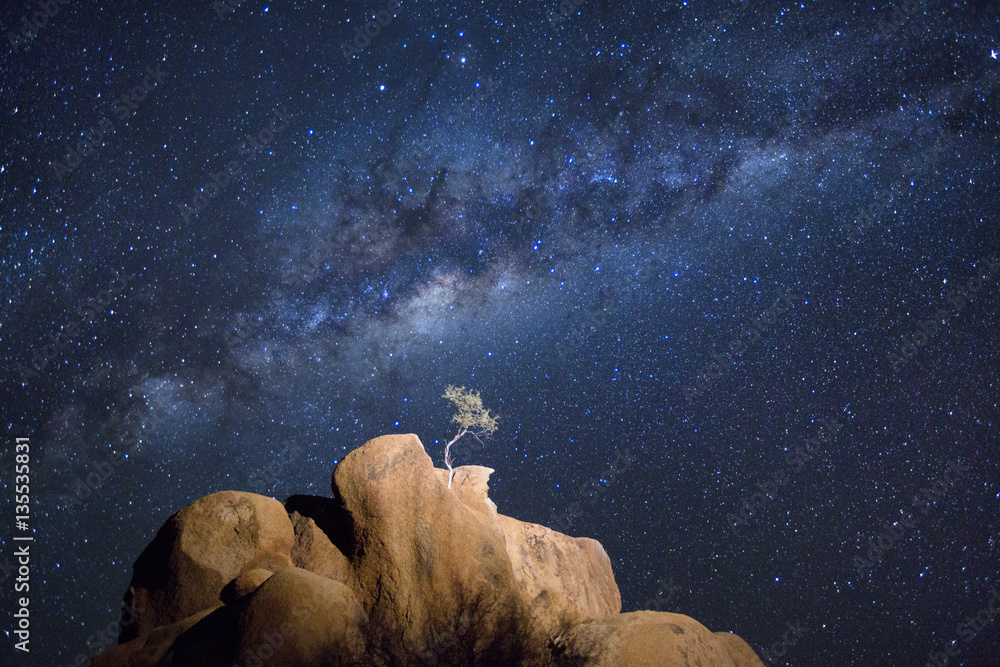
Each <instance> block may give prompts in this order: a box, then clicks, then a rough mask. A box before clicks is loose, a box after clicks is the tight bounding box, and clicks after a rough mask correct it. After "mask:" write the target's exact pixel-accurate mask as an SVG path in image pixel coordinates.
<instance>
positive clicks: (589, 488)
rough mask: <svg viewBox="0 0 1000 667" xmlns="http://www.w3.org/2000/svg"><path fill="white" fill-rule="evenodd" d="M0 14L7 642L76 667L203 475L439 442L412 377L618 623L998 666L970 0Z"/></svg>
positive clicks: (987, 200) (977, 65) (812, 649)
mask: <svg viewBox="0 0 1000 667" xmlns="http://www.w3.org/2000/svg"><path fill="white" fill-rule="evenodd" d="M37 5H38V3H34V4H30V5H25V7H24V8H23V9H21V8H18V9H16V10H11V11H10V12H9V16H8V17H7V18H6V19H5V21H4V24H3V32H4V34H5V36H6V37H7V43H8V47H9V49H8V52H7V53H6V54H5V55H4V57H3V59H2V62H0V68H2V73H3V76H2V84H0V90H2V92H3V95H2V98H3V100H4V101H5V102H4V105H3V116H4V119H3V134H4V138H5V141H3V142H2V144H0V183H2V187H0V210H2V212H3V215H2V216H0V242H2V246H3V259H2V265H0V266H2V278H3V282H4V285H5V289H4V295H5V297H6V304H5V308H4V312H3V315H2V316H0V344H2V346H3V348H4V350H5V352H6V358H7V359H8V364H7V373H6V375H5V379H6V382H4V389H3V391H4V399H3V411H4V422H5V424H6V427H7V431H8V434H7V440H6V442H7V443H11V446H10V447H6V446H5V447H4V449H3V451H4V452H5V453H6V452H8V451H12V449H13V442H14V438H15V437H26V436H30V438H31V442H32V446H33V454H32V456H33V461H32V493H33V496H32V501H33V503H34V505H33V512H34V515H33V521H34V530H35V531H36V533H35V534H36V536H37V538H36V539H37V540H38V541H37V542H36V547H35V549H36V551H35V556H34V561H33V565H32V567H33V568H34V570H33V574H32V583H31V585H32V595H33V598H32V605H33V607H32V613H33V614H34V618H35V623H36V624H35V626H34V628H35V630H34V634H33V636H32V639H33V642H32V653H31V656H30V659H28V658H26V657H25V656H23V655H17V656H16V657H12V656H8V657H9V658H10V660H15V659H16V660H18V661H19V662H17V663H12V664H38V665H55V664H59V665H64V664H71V663H73V662H74V660H76V659H77V656H79V655H84V656H88V657H89V656H92V655H93V654H94V653H95V652H96V651H97V650H98V649H99V648H100V646H102V645H104V644H105V642H104V640H103V639H102V638H101V635H100V633H102V632H104V631H105V629H106V628H107V627H108V624H109V623H111V624H114V622H115V621H116V620H117V619H118V618H119V611H120V607H121V598H122V595H123V593H124V592H125V588H126V586H127V584H128V581H129V578H130V575H131V564H132V562H133V560H134V559H135V557H136V556H137V555H138V554H139V552H140V551H141V550H142V548H143V547H144V546H145V545H146V544H147V543H148V542H149V541H150V540H151V539H152V537H153V535H154V534H155V532H156V530H157V529H158V528H159V526H160V525H162V524H163V522H164V521H165V520H166V518H167V517H168V516H169V515H170V514H171V513H172V512H174V511H176V510H177V509H179V508H181V507H182V506H184V505H185V504H187V503H189V502H191V501H193V500H195V499H197V498H199V497H201V496H203V495H206V494H208V493H211V492H214V491H217V490H221V489H238V490H246V491H253V492H257V493H264V494H267V495H272V496H275V497H277V498H279V499H282V500H283V499H284V498H285V497H287V496H288V495H291V494H293V493H312V494H319V495H328V494H329V493H330V488H329V483H330V481H329V480H330V473H331V471H332V469H333V467H334V465H335V464H336V462H337V461H339V460H340V459H341V458H342V457H343V456H344V455H345V454H346V453H347V452H349V451H351V450H352V449H354V448H355V447H357V446H359V445H360V444H362V443H363V442H365V441H366V440H367V439H370V438H372V437H375V436H377V435H381V434H384V433H393V432H412V433H416V434H418V435H419V437H420V438H421V440H422V441H423V443H424V445H425V447H426V448H427V450H428V453H429V454H431V456H432V457H434V459H435V462H436V464H437V465H439V466H442V465H443V458H442V456H441V451H440V450H441V448H442V446H443V445H442V443H443V442H446V441H447V439H450V437H451V435H452V433H451V426H450V425H449V421H448V419H449V413H448V405H447V402H446V401H444V400H443V399H442V398H441V394H442V393H443V391H444V387H445V386H446V385H448V384H455V385H465V386H468V387H470V388H472V389H475V390H479V391H481V392H482V397H483V400H484V403H485V405H486V406H487V407H488V408H491V409H493V410H495V411H496V412H498V413H499V414H500V415H501V421H500V429H499V430H498V431H497V433H496V434H495V436H494V437H493V438H492V439H490V440H489V441H488V442H487V443H486V446H479V445H477V446H475V447H473V446H472V445H471V443H469V444H466V443H464V442H463V443H462V446H461V447H459V448H458V449H457V452H456V453H457V457H458V463H459V464H463V463H479V464H483V465H489V466H490V467H492V468H494V469H495V470H496V472H495V473H494V475H493V477H492V478H491V482H490V487H491V490H490V494H491V497H492V498H493V499H494V500H495V502H496V503H497V505H498V506H499V510H500V511H501V512H502V513H504V514H508V515H511V516H514V517H517V518H520V519H523V520H527V521H534V522H538V523H543V524H547V525H552V526H554V527H559V528H560V529H562V530H564V531H565V532H568V533H570V534H573V535H586V536H590V537H595V538H597V539H599V540H600V541H601V543H602V544H603V545H604V546H605V548H606V549H607V551H608V553H609V555H610V556H611V559H612V563H613V566H614V568H615V572H616V577H617V581H618V584H619V586H620V587H621V591H622V598H623V610H624V611H632V610H635V609H639V608H646V609H649V608H655V609H657V610H659V611H671V612H679V613H684V614H687V615H690V616H692V617H693V618H695V619H697V620H699V621H700V622H702V623H704V624H705V625H707V626H708V627H709V628H710V629H712V630H725V631H732V632H735V633H737V634H739V635H740V636H742V637H744V638H745V639H746V640H747V641H748V642H749V643H750V645H751V646H752V647H753V648H754V649H755V650H757V651H758V652H759V653H760V655H762V657H765V658H770V659H772V660H773V664H792V665H814V664H815V665H820V664H837V665H848V664H894V665H917V664H924V663H925V662H927V661H928V660H929V655H931V654H939V653H940V652H942V651H947V650H949V647H950V650H951V654H952V656H953V657H952V658H951V660H954V661H955V663H957V664H964V665H996V664H998V663H997V662H996V660H997V658H996V648H995V647H996V646H997V645H998V644H1000V625H998V623H997V622H995V621H994V622H992V623H987V624H979V625H975V626H974V627H973V626H970V625H969V624H968V620H967V619H968V618H970V617H973V618H974V617H975V616H976V614H977V613H979V612H980V611H981V610H983V609H984V608H986V609H988V604H987V603H988V601H989V600H990V596H991V587H993V586H997V585H998V584H1000V574H998V570H997V562H998V561H997V549H998V548H1000V547H998V542H997V541H998V539H1000V536H998V530H1000V519H998V517H1000V475H998V474H997V462H998V461H997V450H996V442H997V436H996V433H997V429H996V425H997V420H998V419H1000V415H998V412H997V406H998V399H1000V397H998V386H1000V377H998V368H1000V366H998V358H1000V346H998V338H997V335H996V314H997V312H998V310H1000V308H998V304H1000V295H998V294H997V291H998V284H1000V271H998V270H997V267H996V266H995V264H996V260H997V259H998V258H1000V243H998V236H997V231H996V225H997V219H996V205H995V201H996V199H997V188H996V185H997V182H996V175H995V174H996V162H997V149H998V141H997V131H998V128H1000V122H998V118H997V111H998V109H1000V103H998V99H997V90H998V76H1000V69H998V68H1000V66H998V60H997V58H996V57H995V54H996V50H997V49H1000V37H998V30H1000V12H998V9H997V7H996V6H995V3H994V4H991V3H986V2H973V1H968V2H958V3H952V4H945V3H937V2H933V1H930V0H928V1H927V2H920V1H919V0H914V1H913V2H900V3H897V4H886V3H878V4H877V6H872V5H870V4H869V5H862V4H857V3H850V2H846V3H819V2H796V3H791V4H781V3H773V2H764V1H762V2H715V3H710V2H709V3H695V2H675V1H673V0H671V1H669V2H663V3H626V4H616V3H610V2H598V0H583V1H582V2H579V3H577V2H570V0H564V1H563V2H562V4H560V3H558V2H551V3H550V2H538V3H518V4H510V3H500V4H498V3H493V4H489V3H487V4H482V3H468V4H464V5H463V4H457V5H456V4H443V5H442V4H434V5H433V6H431V5H430V4H426V3H424V4H418V3H411V2H409V1H408V0H403V1H402V2H390V3H389V4H385V3H382V4H379V3H372V2H356V1H353V0H352V1H351V2H348V3H345V4H343V5H332V4H330V3H326V4H323V3H314V2H297V3H286V4H280V3H274V4H270V5H269V4H266V3H254V2H249V1H246V0H244V1H243V2H230V3H229V4H225V3H222V2H215V3H210V2H205V3H201V6H199V7H197V8H188V7H184V8H174V7H164V8H147V7H144V6H138V5H130V6H129V7H127V8H124V7H117V6H116V7H115V8H114V9H110V8H103V9H101V8H96V7H92V6H85V4H75V3H74V4H66V5H63V4H59V3H56V6H57V7H58V9H57V11H56V12H55V13H54V14H53V15H52V16H51V17H46V19H45V24H44V25H41V24H39V25H38V26H36V27H35V28H32V34H30V35H25V34H22V31H23V30H25V28H24V25H27V24H22V23H21V21H22V17H28V20H29V23H30V21H34V19H33V18H31V17H32V16H33V13H34V12H35V10H37ZM10 35H15V37H10ZM359 35H360V37H359ZM3 461H4V465H5V466H7V467H6V468H5V469H4V472H3V476H2V478H3V484H4V489H5V492H6V493H5V499H6V501H7V502H8V504H9V506H8V512H7V515H8V517H12V516H13V514H14V510H13V490H12V489H13V487H12V480H13V460H12V455H5V457H4V458H3ZM109 461H111V462H110V463H109ZM946 473H947V476H946ZM945 480H947V481H945ZM925 490H926V492H925ZM908 512H909V514H908ZM5 525H7V524H6V523H5ZM3 534H4V544H5V547H4V553H3V554H0V562H4V558H8V559H9V558H11V557H12V554H13V550H12V548H11V547H10V544H11V542H10V541H8V539H7V536H8V535H9V532H8V531H7V530H6V529H5V531H4V533H3ZM11 581H12V580H10V579H6V580H5V583H4V598H3V599H4V605H5V607H4V610H5V613H6V610H7V609H11V610H13V608H14V593H13V588H12V586H11ZM987 615H988V614H987ZM7 618H8V619H9V616H8V617H7ZM789 624H791V627H795V628H797V631H796V633H794V634H792V635H789V634H788V632H787V630H788V628H789V627H790V625H789ZM9 627H10V626H9V624H6V625H5V630H7V629H8V628H9ZM973 630H974V631H973ZM783 635H784V636H785V637H792V638H793V639H794V641H791V640H787V639H786V640H783V639H782V637H783ZM8 638H9V639H10V641H7V642H5V646H4V649H3V650H4V651H5V653H10V654H13V653H14V650H13V644H14V637H13V636H12V635H8ZM108 641H110V639H109V640H108ZM783 642H784V643H783ZM782 653H783V654H782ZM7 662H8V658H7V657H5V658H4V664H7ZM949 664H952V663H949Z"/></svg>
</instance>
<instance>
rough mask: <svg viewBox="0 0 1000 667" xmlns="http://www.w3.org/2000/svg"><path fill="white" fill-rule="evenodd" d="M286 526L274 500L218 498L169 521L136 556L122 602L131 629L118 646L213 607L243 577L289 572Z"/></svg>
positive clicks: (238, 495) (222, 494) (223, 494)
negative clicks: (130, 612)
mask: <svg viewBox="0 0 1000 667" xmlns="http://www.w3.org/2000/svg"><path fill="white" fill-rule="evenodd" d="M293 540H294V532H293V530H292V522H291V521H290V520H289V518H288V514H287V513H286V512H285V509H284V507H283V506H282V505H281V503H279V502H278V501H277V500H275V499H274V498H267V497H265V496H260V495H257V494H255V493H242V492H238V491H219V492H218V493H213V494H211V495H209V496H205V497H204V498H201V499H199V500H196V501H195V502H193V503H191V504H190V505H188V506H187V507H185V508H184V509H182V510H180V511H178V512H176V513H175V514H174V515H173V516H171V517H170V518H169V519H168V520H167V522H166V524H165V525H164V526H163V527H162V528H161V529H160V531H159V532H158V533H157V534H156V537H154V538H153V541H152V542H151V543H150V544H149V546H147V547H146V548H145V550H143V552H142V554H140V555H139V558H138V560H136V562H135V565H134V566H133V568H132V571H133V574H132V581H131V583H130V584H129V588H128V592H127V593H126V595H125V601H126V603H127V604H128V605H129V607H130V608H134V609H136V614H135V622H134V623H131V624H129V625H127V626H125V627H124V628H123V629H122V635H121V637H119V643H124V642H126V641H129V640H130V639H133V638H135V637H139V636H142V635H144V634H146V633H148V632H150V631H152V630H153V629H154V628H158V627H160V626H163V625H171V624H172V623H176V622H177V621H180V620H182V619H184V618H187V617H189V616H191V615H192V614H195V613H197V612H199V611H201V610H203V609H210V608H212V607H214V606H216V605H217V604H218V603H219V601H220V593H221V592H222V589H223V588H224V587H225V586H226V585H227V584H228V583H229V582H230V581H232V580H233V579H235V578H236V577H237V576H239V575H240V574H241V573H243V572H244V571H245V570H249V569H253V568H258V567H259V568H265V569H268V570H271V571H272V572H273V571H276V570H278V569H280V568H282V567H290V566H291V565H292V560H291V551H292V543H293Z"/></svg>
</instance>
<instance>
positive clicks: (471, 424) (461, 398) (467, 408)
mask: <svg viewBox="0 0 1000 667" xmlns="http://www.w3.org/2000/svg"><path fill="white" fill-rule="evenodd" d="M442 398H447V399H448V400H449V401H451V402H452V403H453V404H454V405H455V414H454V415H453V416H452V418H451V421H452V422H454V423H455V424H458V433H457V434H456V435H455V437H454V438H452V439H451V442H449V443H448V444H447V445H445V446H444V464H445V465H446V466H448V488H449V489H450V488H451V480H452V477H454V476H455V471H454V470H453V469H452V467H451V446H452V445H454V444H455V443H456V442H458V439H459V438H461V437H462V436H463V435H465V434H466V433H468V434H470V435H472V437H474V438H475V439H476V440H478V441H479V442H480V443H482V444H483V445H485V444H486V443H485V442H483V438H486V437H489V436H491V435H493V432H494V431H496V430H497V421H499V419H500V417H499V416H498V415H492V416H491V415H490V411H489V410H487V409H486V408H484V407H483V399H482V398H480V397H479V392H478V391H472V390H469V389H466V388H465V387H455V386H453V385H448V386H447V387H445V389H444V394H442Z"/></svg>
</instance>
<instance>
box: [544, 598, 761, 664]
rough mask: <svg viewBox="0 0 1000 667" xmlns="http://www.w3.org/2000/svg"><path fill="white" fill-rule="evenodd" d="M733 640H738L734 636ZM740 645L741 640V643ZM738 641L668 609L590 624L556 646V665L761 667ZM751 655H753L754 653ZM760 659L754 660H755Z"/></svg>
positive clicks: (577, 629) (576, 629)
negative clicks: (734, 653) (739, 648)
mask: <svg viewBox="0 0 1000 667" xmlns="http://www.w3.org/2000/svg"><path fill="white" fill-rule="evenodd" d="M730 637H732V638H735V639H739V638H738V637H736V635H730ZM740 641H741V642H742V640H740ZM734 644H735V642H733V641H731V640H729V639H724V640H720V639H719V638H718V637H717V636H715V635H714V634H713V633H712V632H711V631H710V630H709V629H708V628H706V627H705V626H704V625H702V624H701V623H699V622H698V621H696V620H694V619H693V618H691V617H689V616H684V615H683V614H672V613H670V612H665V611H635V612H630V613H627V614H617V615H615V616H608V617H606V618H603V619H600V620H596V621H587V622H586V623H581V624H580V625H577V626H576V627H574V628H573V629H572V630H570V631H569V632H568V633H566V634H564V635H563V636H561V637H559V638H558V639H557V640H556V642H555V647H556V648H555V652H556V665H557V666H558V667H669V666H671V665H677V666H678V667H680V666H681V665H706V666H708V665H711V666H712V667H757V666H758V665H760V666H762V665H763V663H761V662H760V660H756V662H752V661H747V660H746V659H745V657H744V656H743V655H742V654H740V653H739V652H737V658H739V659H742V660H743V661H742V662H736V660H734V658H733V656H732V655H731V653H730V648H731V647H732V646H733V645H734ZM751 656H753V653H752V652H751ZM753 659H756V656H753Z"/></svg>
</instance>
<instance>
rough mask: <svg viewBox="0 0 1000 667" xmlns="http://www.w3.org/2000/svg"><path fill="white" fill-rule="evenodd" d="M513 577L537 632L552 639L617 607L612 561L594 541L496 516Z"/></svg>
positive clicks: (619, 598) (616, 611) (620, 602)
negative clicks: (524, 599)
mask: <svg viewBox="0 0 1000 667" xmlns="http://www.w3.org/2000/svg"><path fill="white" fill-rule="evenodd" d="M499 520H500V527H501V530H503V534H504V541H505V544H506V549H507V556H508V558H509V559H510V562H511V565H512V567H513V569H514V578H515V579H517V583H518V585H519V587H520V590H521V593H522V594H523V595H524V596H525V598H526V604H527V606H528V608H529V609H530V610H531V620H532V625H533V627H534V628H535V630H536V631H539V632H540V633H541V634H543V635H545V636H549V637H554V636H556V635H558V634H560V633H562V632H563V631H565V630H566V629H568V628H570V627H572V626H574V625H577V624H579V623H583V622H585V621H591V620H594V619H598V618H603V617H605V616H610V615H612V614H617V613H618V612H620V611H621V609H622V598H621V594H620V593H619V591H618V584H616V583H615V575H614V572H613V571H612V569H611V559H610V558H608V554H607V553H606V552H605V551H604V547H602V546H601V543H600V542H598V541H597V540H592V539H590V538H588V537H570V536H568V535H563V534H562V533H558V532H556V531H554V530H552V529H550V528H546V527H545V526H540V525H538V524H535V523H527V522H524V521H518V520H517V519H512V518H510V517H508V516H504V515H502V514H501V515H500V516H499Z"/></svg>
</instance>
